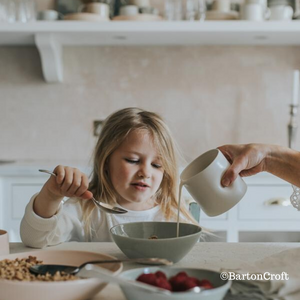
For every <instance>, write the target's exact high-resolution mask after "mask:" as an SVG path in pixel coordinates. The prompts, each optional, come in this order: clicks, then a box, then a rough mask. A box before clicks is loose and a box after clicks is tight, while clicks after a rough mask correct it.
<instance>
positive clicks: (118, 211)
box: [39, 169, 128, 214]
mask: <svg viewBox="0 0 300 300" xmlns="http://www.w3.org/2000/svg"><path fill="white" fill-rule="evenodd" d="M39 171H40V172H42V173H47V174H50V175H52V176H54V177H57V175H56V174H55V173H53V172H51V171H49V170H41V169H40V170H39ZM91 199H92V200H93V202H94V204H95V205H96V206H98V207H99V208H100V209H101V210H103V211H105V212H107V213H109V214H126V213H127V212H128V211H127V210H125V209H123V208H120V207H117V206H112V205H110V204H107V203H103V202H100V201H98V200H96V199H95V198H94V197H92V198H91Z"/></svg>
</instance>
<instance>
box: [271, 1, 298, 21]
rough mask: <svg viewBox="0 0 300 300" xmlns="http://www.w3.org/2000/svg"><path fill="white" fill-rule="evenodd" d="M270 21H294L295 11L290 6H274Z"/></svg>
mask: <svg viewBox="0 0 300 300" xmlns="http://www.w3.org/2000/svg"><path fill="white" fill-rule="evenodd" d="M270 12H271V15H270V20H281V21H289V20H292V18H293V14H294V10H293V8H292V7H291V6H289V5H274V6H271V7H270Z"/></svg>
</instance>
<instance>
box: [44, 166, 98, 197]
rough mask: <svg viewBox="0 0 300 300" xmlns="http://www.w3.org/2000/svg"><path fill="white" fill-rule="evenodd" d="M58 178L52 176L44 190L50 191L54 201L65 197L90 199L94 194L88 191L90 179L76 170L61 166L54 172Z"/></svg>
mask: <svg viewBox="0 0 300 300" xmlns="http://www.w3.org/2000/svg"><path fill="white" fill-rule="evenodd" d="M53 173H55V174H56V175H57V176H56V177H54V176H51V177H50V178H49V180H48V181H47V182H46V183H45V185H44V188H45V189H47V190H48V192H49V195H51V198H52V197H53V200H56V199H61V198H63V197H69V198H70V197H78V198H82V199H90V198H91V197H93V194H92V193H91V192H90V191H88V190H87V189H88V186H89V180H88V177H87V176H86V175H85V174H84V173H82V172H81V171H80V170H78V169H76V168H71V167H67V166H62V165H59V166H57V167H56V168H55V169H54V170H53Z"/></svg>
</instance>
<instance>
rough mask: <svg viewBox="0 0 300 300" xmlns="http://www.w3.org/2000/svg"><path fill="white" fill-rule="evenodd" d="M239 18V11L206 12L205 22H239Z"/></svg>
mask: <svg viewBox="0 0 300 300" xmlns="http://www.w3.org/2000/svg"><path fill="white" fill-rule="evenodd" d="M238 18H239V13H238V12H237V11H233V10H232V11H228V12H223V11H217V10H209V11H207V12H206V17H205V20H237V19H238Z"/></svg>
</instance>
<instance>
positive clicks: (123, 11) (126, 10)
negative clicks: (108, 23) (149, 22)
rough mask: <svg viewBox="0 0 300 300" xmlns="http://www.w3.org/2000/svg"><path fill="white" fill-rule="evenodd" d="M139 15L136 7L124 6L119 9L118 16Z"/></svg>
mask: <svg viewBox="0 0 300 300" xmlns="http://www.w3.org/2000/svg"><path fill="white" fill-rule="evenodd" d="M138 13H139V8H138V7H137V6H136V5H125V6H121V7H120V11H119V15H120V16H136V15H137V14H138Z"/></svg>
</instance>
